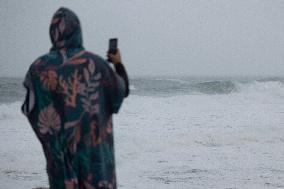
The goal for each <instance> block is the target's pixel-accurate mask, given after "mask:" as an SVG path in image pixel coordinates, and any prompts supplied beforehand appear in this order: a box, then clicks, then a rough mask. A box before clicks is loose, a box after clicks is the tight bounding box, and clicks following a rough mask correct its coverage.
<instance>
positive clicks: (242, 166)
mask: <svg viewBox="0 0 284 189" xmlns="http://www.w3.org/2000/svg"><path fill="white" fill-rule="evenodd" d="M269 85H270V84H269ZM273 85H275V83H273ZM276 88H277V86H275V87H272V86H270V88H269V87H268V88H267V89H264V90H265V91H266V92H258V93H256V92H241V93H234V94H230V95H184V96H182V95H179V96H172V97H143V96H138V95H130V97H129V98H127V99H126V100H125V102H124V104H123V106H122V109H121V110H120V112H119V114H118V115H115V116H114V127H115V131H114V132H115V147H116V161H117V175H118V183H119V188H121V189H132V188H147V189H160V188H163V189H176V188H180V189H188V188H195V189H204V188H206V189H207V188H208V189H210V188H214V189H217V188H242V189H243V188H247V189H260V188H267V187H268V188H269V187H270V188H277V187H278V188H280V187H283V186H284V179H283V178H284V162H283V159H284V148H283V146H284V106H283V104H284V98H278V96H277V95H275V93H271V92H270V91H271V89H275V90H276ZM253 91H255V90H253ZM276 91H278V92H279V90H278V89H277V90H276ZM20 104H21V103H19V102H17V103H12V104H9V105H4V106H2V105H1V106H0V115H6V117H5V119H2V120H0V129H1V134H2V135H3V137H2V138H1V139H0V140H1V142H0V145H1V148H0V154H1V158H0V171H1V173H0V178H1V180H8V181H7V182H11V180H13V179H14V180H16V181H17V182H15V183H12V182H11V183H10V185H11V186H14V187H13V188H19V189H21V188H26V187H22V186H21V185H23V186H24V185H25V184H26V185H27V183H32V184H31V185H29V186H33V187H35V186H46V182H47V181H46V175H45V173H44V164H45V163H44V158H43V155H42V151H41V148H40V146H39V144H38V141H37V139H36V137H35V136H34V135H33V133H32V130H31V129H30V127H29V125H28V123H27V121H26V119H25V118H24V117H23V116H22V115H21V113H20V111H18V110H19V108H20ZM15 110H16V111H15ZM5 112H6V113H5ZM14 112H16V113H15V114H14ZM2 117H3V116H2ZM3 170H4V171H5V170H11V171H12V172H11V173H10V174H9V175H8V176H7V174H4V173H3ZM13 171H14V172H13ZM32 172H36V173H37V174H38V175H39V176H38V177H32V175H33V174H32ZM20 176H21V177H20ZM1 180H0V181H1ZM7 182H5V183H6V184H5V185H4V184H1V183H0V188H1V186H7ZM22 183H24V184H22ZM30 188H31V187H30Z"/></svg>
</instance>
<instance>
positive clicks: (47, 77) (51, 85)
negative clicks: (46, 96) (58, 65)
mask: <svg viewBox="0 0 284 189" xmlns="http://www.w3.org/2000/svg"><path fill="white" fill-rule="evenodd" d="M40 81H41V83H42V84H43V86H45V87H46V88H47V89H49V90H52V91H53V90H55V89H56V87H57V74H56V72H55V71H54V70H47V71H44V72H42V73H41V74H40Z"/></svg>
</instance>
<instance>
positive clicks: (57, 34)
mask: <svg viewBox="0 0 284 189" xmlns="http://www.w3.org/2000/svg"><path fill="white" fill-rule="evenodd" d="M58 38H59V32H58V29H57V28H55V30H54V36H53V39H54V41H58Z"/></svg>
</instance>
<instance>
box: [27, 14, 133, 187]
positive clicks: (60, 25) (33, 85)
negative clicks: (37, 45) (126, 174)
mask: <svg viewBox="0 0 284 189" xmlns="http://www.w3.org/2000/svg"><path fill="white" fill-rule="evenodd" d="M50 36H51V40H52V44H53V47H52V49H51V50H50V52H49V53H48V54H46V55H44V56H41V57H40V58H38V59H37V60H36V61H35V62H34V63H33V64H32V65H31V67H30V69H29V71H28V73H27V75H26V78H25V81H24V86H25V87H26V88H27V89H28V93H27V97H26V100H25V103H24V104H23V106H22V111H23V112H24V114H25V115H26V116H27V117H28V119H29V121H30V123H31V125H32V128H33V130H34V131H35V133H36V135H37V137H38V139H39V140H40V142H41V144H42V146H43V150H44V154H45V157H46V161H47V173H48V177H49V183H50V188H51V189H61V188H62V189H63V188H68V189H69V188H72V189H73V188H74V189H75V188H76V189H77V188H80V189H81V188H113V189H115V188H116V175H115V159H114V146H113V142H114V141H113V132H112V131H113V127H112V114H113V113H117V112H118V110H119V108H120V106H121V104H122V101H123V99H124V97H126V96H127V95H128V80H127V75H126V73H125V70H124V68H123V66H122V64H120V65H116V67H117V69H118V70H122V71H121V72H124V73H123V74H122V77H120V76H119V75H118V74H117V73H115V72H114V71H113V70H112V69H111V68H110V66H109V65H108V63H107V62H106V61H105V60H104V59H102V58H100V57H99V56H97V55H94V54H92V53H90V52H87V51H85V50H84V48H83V46H82V35H81V28H80V23H79V20H78V18H77V16H76V15H75V14H74V13H73V12H72V11H70V10H68V9H66V8H60V9H59V10H58V11H57V12H56V13H55V15H54V17H53V19H52V23H51V26H50Z"/></svg>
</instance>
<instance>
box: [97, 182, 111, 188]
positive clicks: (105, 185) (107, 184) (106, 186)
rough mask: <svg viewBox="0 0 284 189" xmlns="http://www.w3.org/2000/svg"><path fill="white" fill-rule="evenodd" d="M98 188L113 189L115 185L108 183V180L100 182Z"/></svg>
mask: <svg viewBox="0 0 284 189" xmlns="http://www.w3.org/2000/svg"><path fill="white" fill-rule="evenodd" d="M98 186H99V187H100V188H104V189H113V185H112V184H111V183H110V182H108V181H106V180H101V181H99V184H98Z"/></svg>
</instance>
